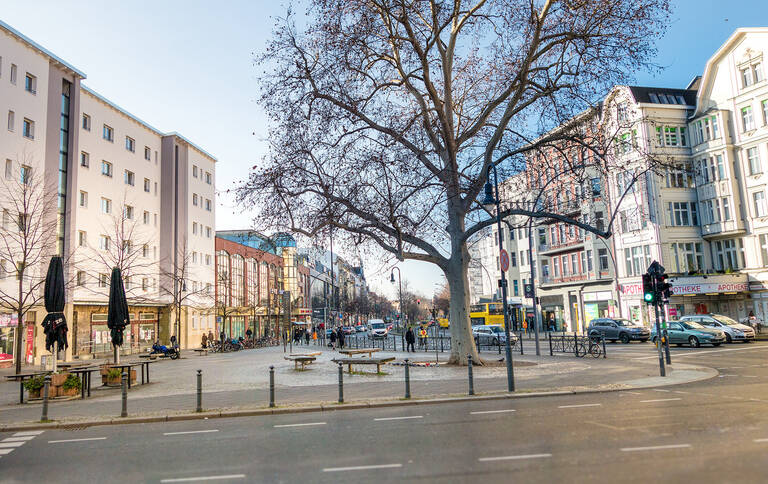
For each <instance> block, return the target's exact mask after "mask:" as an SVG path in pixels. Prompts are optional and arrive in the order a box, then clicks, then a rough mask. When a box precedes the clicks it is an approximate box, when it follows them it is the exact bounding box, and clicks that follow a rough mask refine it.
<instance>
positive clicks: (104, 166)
mask: <svg viewBox="0 0 768 484" xmlns="http://www.w3.org/2000/svg"><path fill="white" fill-rule="evenodd" d="M101 174H102V175H104V176H108V177H111V176H112V163H110V162H108V161H104V160H101Z"/></svg>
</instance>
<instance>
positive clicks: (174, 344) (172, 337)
mask: <svg viewBox="0 0 768 484" xmlns="http://www.w3.org/2000/svg"><path fill="white" fill-rule="evenodd" d="M177 347H178V345H177V344H176V335H173V336H171V348H177Z"/></svg>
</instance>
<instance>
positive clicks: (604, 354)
mask: <svg viewBox="0 0 768 484" xmlns="http://www.w3.org/2000/svg"><path fill="white" fill-rule="evenodd" d="M602 340H603V358H608V356H607V354H606V352H605V332H603V338H602Z"/></svg>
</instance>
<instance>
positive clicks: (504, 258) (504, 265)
mask: <svg viewBox="0 0 768 484" xmlns="http://www.w3.org/2000/svg"><path fill="white" fill-rule="evenodd" d="M499 264H500V265H501V270H502V272H507V270H509V254H508V253H507V251H506V250H504V249H501V252H500V253H499Z"/></svg>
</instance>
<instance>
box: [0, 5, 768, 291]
mask: <svg viewBox="0 0 768 484" xmlns="http://www.w3.org/2000/svg"><path fill="white" fill-rule="evenodd" d="M671 2H672V4H673V5H674V13H673V15H672V19H671V24H670V27H669V31H668V33H667V35H666V37H665V38H664V39H663V40H662V41H661V42H660V43H659V45H658V47H659V55H658V58H657V59H656V63H657V64H659V65H661V66H662V67H663V70H662V71H661V72H660V73H643V72H640V73H637V74H636V84H637V85H645V86H664V87H678V88H684V87H685V86H686V85H687V84H688V82H689V81H690V80H691V79H693V77H694V76H696V75H700V74H701V73H702V71H703V69H704V66H705V64H706V62H707V60H708V59H709V57H711V56H712V54H714V52H715V51H716V50H717V49H718V48H719V47H720V46H721V45H722V43H723V42H725V40H726V39H727V38H728V37H729V36H730V35H731V34H732V33H733V31H734V30H735V29H736V28H738V27H765V26H768V2H766V1H765V0H732V1H722V0H671ZM286 8H287V7H286V4H283V3H280V2H273V1H265V0H220V1H218V2H210V1H201V0H151V1H147V0H131V1H122V2H117V1H112V2H110V1H107V2H104V1H103V0H100V1H94V0H89V1H85V0H70V1H68V2H62V1H60V0H35V1H34V2H30V1H29V0H0V19H2V20H3V21H4V22H6V23H8V24H9V25H11V26H12V27H14V28H16V29H17V30H19V31H20V32H22V33H23V34H25V35H27V36H28V37H30V38H31V39H33V40H34V41H36V42H37V43H39V44H41V45H42V46H43V47H45V48H47V49H48V50H50V51H52V52H53V53H54V54H56V55H58V56H59V57H61V58H62V59H64V60H65V61H67V62H69V63H70V64H72V65H74V66H75V67H77V68H79V69H80V70H81V71H83V72H85V73H86V75H87V79H86V80H85V81H84V83H85V84H86V85H87V86H89V87H90V88H92V89H93V90H95V91H96V92H98V93H100V94H102V95H103V96H106V97H107V98H108V99H110V100H111V101H112V102H114V103H116V104H117V105H119V106H121V107H123V108H124V109H126V110H128V111H129V112H131V113H133V114H134V115H135V116H137V117H139V118H140V119H143V120H145V121H146V122H148V123H149V124H151V125H153V126H155V127H156V128H158V129H160V130H162V131H177V132H179V133H181V134H182V135H183V136H185V137H186V138H188V139H189V140H191V141H192V142H194V143H195V144H197V145H199V146H201V147H202V148H203V149H205V150H206V151H208V152H209V153H211V154H213V155H214V156H215V157H217V158H218V160H219V163H218V164H217V166H216V188H217V190H218V191H219V193H220V194H221V195H220V196H217V207H216V219H217V221H216V228H217V229H218V230H225V229H241V228H254V229H257V230H258V224H257V223H254V222H253V221H252V220H251V217H250V216H248V214H247V213H243V211H242V210H241V209H240V208H239V207H237V206H236V205H235V204H234V203H233V202H232V201H231V199H230V198H228V197H227V196H226V190H227V189H230V188H232V187H233V186H234V184H235V183H236V181H237V180H240V179H243V177H245V176H246V175H247V173H248V170H249V169H250V167H251V166H253V164H254V162H255V161H257V160H259V159H261V158H262V157H263V156H264V154H265V150H266V143H265V141H264V138H265V136H266V132H267V124H266V120H265V118H264V116H263V114H262V113H261V111H260V109H259V107H258V106H257V104H256V102H255V100H256V98H257V96H258V85H257V82H256V77H257V75H258V71H257V68H256V67H255V66H254V64H253V62H252V59H253V53H254V52H259V51H261V50H262V49H263V48H264V46H265V45H266V42H267V40H268V39H269V38H270V36H271V32H272V27H273V25H274V19H275V17H278V16H282V15H284V14H285V11H286ZM342 255H343V256H346V258H347V259H348V260H350V261H352V262H355V263H356V262H357V260H356V257H357V256H356V255H355V254H342ZM362 262H363V264H364V267H365V270H366V275H367V278H368V282H369V284H370V286H371V288H372V289H373V290H375V291H377V292H380V293H383V294H385V295H387V296H389V297H391V298H394V297H395V290H394V285H392V284H390V283H389V274H390V268H391V267H392V263H391V262H390V261H382V260H381V258H373V257H367V258H366V257H364V258H363V260H362ZM399 266H400V268H401V270H402V275H403V280H404V281H406V280H407V281H408V282H409V283H410V286H411V287H412V288H413V289H414V290H415V291H416V292H419V293H421V294H423V295H427V296H431V295H432V294H433V293H434V292H435V290H436V287H437V286H438V285H439V284H440V283H441V281H442V280H443V277H442V274H441V272H440V270H439V269H438V268H437V267H436V266H433V265H431V264H428V263H424V262H416V261H407V262H403V263H400V264H399Z"/></svg>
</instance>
